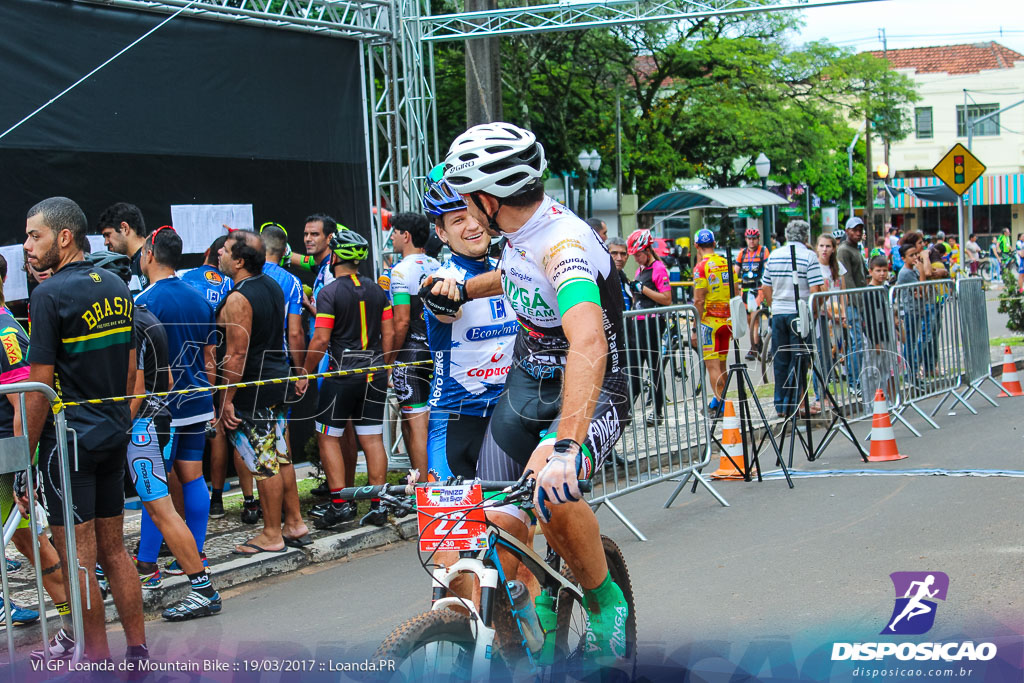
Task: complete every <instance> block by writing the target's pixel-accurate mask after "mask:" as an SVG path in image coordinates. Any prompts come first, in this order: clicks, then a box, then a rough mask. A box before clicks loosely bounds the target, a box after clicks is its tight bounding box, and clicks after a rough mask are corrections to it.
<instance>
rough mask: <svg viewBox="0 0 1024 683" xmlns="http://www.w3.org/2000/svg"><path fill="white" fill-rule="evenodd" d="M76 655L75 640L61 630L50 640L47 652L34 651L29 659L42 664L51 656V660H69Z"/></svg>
mask: <svg viewBox="0 0 1024 683" xmlns="http://www.w3.org/2000/svg"><path fill="white" fill-rule="evenodd" d="M74 653H75V639H74V638H72V637H71V636H69V635H68V634H67V632H65V631H64V629H61V630H59V631H57V635H55V636H54V637H53V638H50V642H49V644H47V646H46V649H45V650H32V652H30V653H29V655H28V658H29V659H30V660H31V661H33V662H41V661H43V660H44V659H46V657H47V656H49V658H50V659H69V658H70V657H71V655H73V654H74Z"/></svg>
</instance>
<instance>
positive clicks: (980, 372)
mask: <svg viewBox="0 0 1024 683" xmlns="http://www.w3.org/2000/svg"><path fill="white" fill-rule="evenodd" d="M956 296H957V302H958V305H959V306H960V332H961V335H962V337H963V348H964V359H965V365H966V368H965V369H966V375H965V377H964V381H965V382H966V383H967V385H968V386H969V387H970V391H968V392H967V394H966V396H965V397H964V398H970V397H971V396H973V395H974V394H978V395H979V396H981V397H982V398H983V399H985V400H986V401H988V402H989V403H991V404H992V405H994V406H998V405H999V404H998V403H996V402H995V399H993V398H992V397H991V396H989V395H988V394H986V393H985V392H984V391H982V390H981V385H982V384H984V383H985V382H986V381H988V382H992V384H994V385H995V386H996V388H998V389H999V390H1000V391H1002V390H1003V385H1001V384H1000V383H999V382H998V381H997V380H996V379H995V378H994V377H992V357H991V355H990V352H989V332H988V304H987V302H986V301H985V280H984V279H982V278H980V277H968V278H960V279H959V280H957V281H956Z"/></svg>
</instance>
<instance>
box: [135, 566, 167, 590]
mask: <svg viewBox="0 0 1024 683" xmlns="http://www.w3.org/2000/svg"><path fill="white" fill-rule="evenodd" d="M139 581H141V582H142V589H143V590H154V589H157V588H160V587H161V586H163V585H164V581H163V579H161V578H160V567H157V568H156V569H155V570H154V571H153V572H152V573H150V574H143V573H142V572H139Z"/></svg>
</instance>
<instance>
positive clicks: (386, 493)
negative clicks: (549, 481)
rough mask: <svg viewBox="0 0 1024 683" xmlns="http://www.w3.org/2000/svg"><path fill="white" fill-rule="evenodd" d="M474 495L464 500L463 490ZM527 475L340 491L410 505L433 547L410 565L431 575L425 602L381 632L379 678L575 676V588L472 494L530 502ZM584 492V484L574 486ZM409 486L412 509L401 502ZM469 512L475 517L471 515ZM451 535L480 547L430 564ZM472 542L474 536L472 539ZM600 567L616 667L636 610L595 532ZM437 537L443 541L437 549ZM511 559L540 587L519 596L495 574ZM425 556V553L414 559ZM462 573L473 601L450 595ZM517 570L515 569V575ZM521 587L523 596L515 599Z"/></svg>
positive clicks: (616, 558) (611, 551)
mask: <svg viewBox="0 0 1024 683" xmlns="http://www.w3.org/2000/svg"><path fill="white" fill-rule="evenodd" d="M476 487H479V488H478V490H477V491H476V493H477V497H476V498H474V497H473V495H472V494H473V489H474V488H476ZM533 488H534V480H533V479H526V477H525V475H524V477H523V479H520V480H519V481H517V482H513V481H497V482H495V481H490V482H489V481H473V482H466V483H462V482H461V480H458V479H455V480H449V481H447V482H445V483H443V484H421V485H418V486H415V485H383V486H364V487H358V488H351V489H345V490H343V491H342V493H341V495H343V496H344V497H345V498H346V499H349V500H361V499H370V498H380V500H381V505H382V506H386V507H388V508H389V509H391V510H401V511H403V512H408V511H413V510H416V509H417V507H418V515H419V517H420V540H421V543H422V542H424V540H425V539H427V537H428V536H429V537H430V538H431V539H433V540H432V541H429V540H428V541H427V542H428V547H429V543H431V542H433V543H434V544H435V545H434V549H433V550H431V551H423V546H421V548H420V549H421V551H422V552H421V554H420V557H419V560H420V564H421V565H422V566H423V568H424V570H426V571H427V573H428V574H429V575H430V577H431V582H432V593H431V608H430V610H429V611H427V612H423V613H422V614H419V615H416V616H414V617H412V618H410V619H408V620H406V621H405V622H404V623H402V624H401V625H400V626H399V627H398V628H396V629H395V630H394V631H392V632H391V634H390V635H389V636H388V637H387V638H386V639H385V640H384V642H383V643H382V644H381V646H380V647H379V648H378V650H377V653H376V654H375V655H374V658H375V659H377V660H382V659H383V660H393V661H394V662H395V670H394V671H393V672H388V674H387V676H386V677H385V678H386V679H388V680H407V681H412V680H415V681H425V680H443V681H451V680H456V681H477V680H484V679H488V678H497V679H502V680H505V679H509V678H516V679H518V678H520V677H523V676H528V677H539V678H541V679H543V680H563V679H565V678H566V677H568V676H571V677H573V678H578V677H579V676H580V674H581V672H584V671H585V670H584V660H583V650H584V647H585V645H586V637H585V634H586V631H587V612H586V610H585V609H584V607H583V591H582V589H581V588H580V586H579V584H578V582H577V581H576V580H575V578H574V577H573V575H572V572H571V571H570V570H569V568H568V566H566V565H565V564H564V563H563V562H562V559H561V558H560V557H559V556H558V555H557V554H556V553H555V552H554V551H552V550H551V548H550V547H548V548H547V551H546V553H545V555H544V557H541V556H540V555H539V554H538V553H537V552H535V551H534V549H533V548H532V547H529V546H528V545H527V544H525V543H523V542H522V541H520V540H519V539H518V538H516V537H515V536H513V535H512V534H510V533H508V532H507V531H505V530H504V529H502V528H500V527H498V526H497V525H495V524H493V523H492V522H490V521H487V520H486V518H485V517H484V516H483V514H482V511H483V510H484V508H485V506H486V504H487V503H486V502H485V501H483V500H482V496H483V495H485V494H488V493H491V494H494V493H499V492H501V493H503V495H504V498H503V500H502V503H501V504H502V505H515V506H517V507H519V508H521V509H524V510H526V509H530V508H532V507H533V502H532V501H533ZM580 490H581V491H589V490H590V482H589V481H581V482H580ZM417 491H418V492H419V505H418V506H415V505H413V503H412V501H411V499H413V498H415V497H416V496H417ZM440 499H444V500H446V501H455V503H454V504H453V505H450V506H448V507H447V508H446V509H445V511H444V512H443V513H436V514H430V513H429V512H428V511H429V510H430V509H431V508H430V507H429V506H427V505H425V504H424V503H425V502H426V501H429V500H440ZM471 517H476V518H475V519H471ZM455 539H462V541H463V542H465V541H466V540H469V539H472V540H470V543H471V544H474V543H475V544H481V545H484V546H485V547H480V548H479V549H463V550H459V552H458V555H459V559H458V561H456V562H455V563H454V564H452V565H451V566H450V567H446V566H443V565H439V564H436V563H434V562H433V559H434V556H435V555H436V553H437V552H438V551H439V550H451V549H453V547H452V546H455V547H463V548H464V547H465V546H464V545H463V546H457V545H456V544H455V543H454V541H455ZM477 539H479V540H477ZM601 541H602V544H603V547H604V553H605V557H606V559H607V562H608V570H609V572H610V573H611V576H612V579H613V580H614V581H615V582H616V583H617V584H618V586H619V587H620V588H621V589H622V592H623V595H624V596H625V598H626V602H627V604H628V605H629V618H628V622H627V624H626V642H625V643H624V652H623V654H624V658H623V660H622V661H623V662H624V664H623V665H624V666H632V663H633V662H635V655H636V606H635V603H634V600H633V588H632V585H631V583H630V580H629V572H628V570H627V569H626V563H625V561H624V560H623V558H622V553H621V551H620V550H619V548H618V546H617V545H616V544H615V542H614V541H612V540H611V539H610V538H607V537H604V536H602V537H601ZM446 542H447V543H449V544H448V545H447V546H446ZM499 549H500V550H501V551H502V552H503V553H508V554H510V555H511V556H513V557H515V558H516V559H517V560H518V561H519V562H520V563H522V566H524V567H525V568H526V569H527V570H528V571H529V572H530V574H532V575H533V577H535V578H536V580H537V582H538V584H539V587H540V593H539V595H538V596H537V597H536V599H535V600H534V599H529V596H530V593H529V592H526V591H527V590H528V587H527V586H525V585H524V583H523V582H522V581H519V580H517V579H516V576H509V574H508V573H507V572H506V571H505V567H504V564H503V561H502V556H501V554H499V552H498V551H499ZM423 552H426V555H425V556H424V555H423ZM466 574H469V575H472V576H473V577H475V578H476V580H477V581H478V582H479V587H480V591H479V596H480V597H479V601H478V602H477V601H474V600H472V599H470V598H468V597H467V596H465V595H461V596H460V595H456V594H455V593H454V591H453V590H452V583H453V581H454V580H455V579H456V578H458V577H459V576H463V575H466ZM518 575H519V576H522V574H521V573H520V574H518ZM524 592H525V595H524Z"/></svg>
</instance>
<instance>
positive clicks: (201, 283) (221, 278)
mask: <svg viewBox="0 0 1024 683" xmlns="http://www.w3.org/2000/svg"><path fill="white" fill-rule="evenodd" d="M227 238H228V236H227V235H221V236H220V237H218V238H217V239H215V240H214V241H213V244H211V245H210V248H209V249H207V250H206V254H205V256H204V258H205V259H206V260H205V261H203V265H201V266H199V267H198V268H193V269H192V270H190V271H188V272H187V273H185V274H184V275H182V276H181V281H182V282H184V283H186V284H188V285H191V286H192V287H193V288H194V289H195V290H196V291H197V292H199V293H200V294H202V295H203V298H204V299H206V303H208V304H210V308H213V309H216V308H217V304H219V303H220V300H221V299H223V298H224V295H225V294H227V293H228V291H230V290H231V287H232V286H233V285H234V283H233V282H232V281H231V278H229V277H228V276H227V275H225V274H224V273H222V272H220V271H219V270H218V269H217V254H219V253H220V248H221V247H223V246H224V240H226V239H227Z"/></svg>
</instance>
